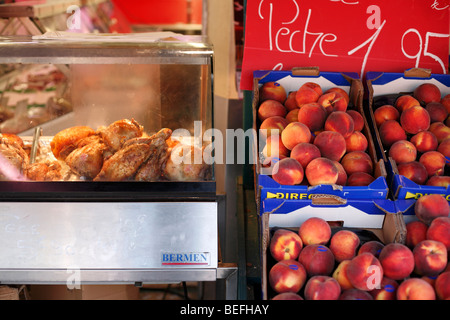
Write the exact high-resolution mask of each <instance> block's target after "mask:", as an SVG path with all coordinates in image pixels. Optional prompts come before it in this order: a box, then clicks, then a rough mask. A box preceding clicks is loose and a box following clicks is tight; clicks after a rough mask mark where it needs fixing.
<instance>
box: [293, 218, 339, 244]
mask: <svg viewBox="0 0 450 320" xmlns="http://www.w3.org/2000/svg"><path fill="white" fill-rule="evenodd" d="M298 234H299V236H300V238H301V239H302V241H303V245H305V246H306V245H311V244H321V245H325V244H327V243H328V241H330V238H331V227H330V225H329V224H328V222H327V221H325V220H324V219H322V218H318V217H311V218H308V219H306V220H305V221H304V222H303V223H302V224H301V225H300V228H299V229H298Z"/></svg>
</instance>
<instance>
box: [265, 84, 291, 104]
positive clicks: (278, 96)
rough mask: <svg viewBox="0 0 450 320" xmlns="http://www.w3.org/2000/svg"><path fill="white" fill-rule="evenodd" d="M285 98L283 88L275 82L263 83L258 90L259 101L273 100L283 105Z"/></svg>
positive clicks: (285, 94)
mask: <svg viewBox="0 0 450 320" xmlns="http://www.w3.org/2000/svg"><path fill="white" fill-rule="evenodd" d="M286 98H287V93H286V90H285V88H284V87H283V86H282V85H281V84H279V83H278V82H276V81H270V82H266V83H264V84H263V85H262V86H261V87H260V88H259V101H260V102H263V101H266V100H275V101H278V102H280V103H284V102H285V101H286Z"/></svg>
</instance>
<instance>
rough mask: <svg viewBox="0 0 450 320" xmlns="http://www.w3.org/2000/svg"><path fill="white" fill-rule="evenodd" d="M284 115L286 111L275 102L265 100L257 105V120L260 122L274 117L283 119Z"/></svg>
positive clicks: (281, 105) (279, 103)
mask: <svg viewBox="0 0 450 320" xmlns="http://www.w3.org/2000/svg"><path fill="white" fill-rule="evenodd" d="M286 114H287V110H286V108H285V106H284V105H283V104H282V103H281V102H279V101H276V100H265V101H263V102H262V103H261V104H260V105H259V108H258V119H259V120H261V121H264V120H266V119H267V118H270V117H275V116H279V117H285V116H286Z"/></svg>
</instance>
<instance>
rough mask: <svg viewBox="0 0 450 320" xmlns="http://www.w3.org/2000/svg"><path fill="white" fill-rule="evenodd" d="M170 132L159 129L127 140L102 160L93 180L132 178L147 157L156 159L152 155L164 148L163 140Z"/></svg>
mask: <svg viewBox="0 0 450 320" xmlns="http://www.w3.org/2000/svg"><path fill="white" fill-rule="evenodd" d="M170 134H171V131H170V129H161V130H160V131H159V132H157V133H156V134H154V135H152V136H150V137H147V136H144V137H137V138H132V139H129V140H127V141H126V142H124V143H123V146H122V147H121V148H120V149H119V150H118V151H117V152H116V153H114V154H113V155H112V156H111V157H110V158H108V159H107V160H105V161H104V163H103V167H102V169H101V171H100V173H99V174H98V175H97V177H95V178H94V181H124V180H129V179H131V178H134V176H135V174H136V172H137V171H138V170H139V168H140V167H141V166H142V165H143V164H144V163H146V161H147V160H149V158H152V162H153V161H154V159H157V158H156V157H152V155H153V154H154V153H156V152H157V150H158V149H159V148H164V144H165V141H166V139H167V138H168V137H169V136H170ZM157 169H159V168H157ZM156 172H157V173H156V175H159V171H158V170H157V171H156ZM152 174H154V173H152Z"/></svg>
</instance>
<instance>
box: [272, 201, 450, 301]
mask: <svg viewBox="0 0 450 320" xmlns="http://www.w3.org/2000/svg"><path fill="white" fill-rule="evenodd" d="M439 197H441V198H439ZM414 209H415V212H416V216H417V218H418V220H417V221H414V222H410V223H408V224H407V240H406V242H405V244H402V243H389V244H384V243H382V242H380V241H377V240H368V241H365V242H362V241H361V240H360V238H359V237H358V235H357V234H356V233H355V232H353V231H351V230H348V229H341V230H339V231H337V232H334V233H333V232H332V229H331V227H330V225H329V224H328V223H327V222H326V221H325V220H323V219H321V218H318V217H312V218H309V219H307V220H306V221H304V222H303V223H302V224H301V226H300V227H299V229H298V232H296V231H294V230H292V229H283V228H281V229H277V230H275V232H274V233H273V235H272V238H271V240H270V243H269V252H270V254H271V256H272V257H273V258H274V259H275V262H274V263H273V265H272V266H271V267H270V269H269V274H268V283H269V285H270V288H271V289H272V290H273V292H274V293H273V294H271V296H272V297H271V299H273V300H449V299H450V263H449V259H448V257H449V256H448V255H449V250H450V217H449V212H450V211H449V210H450V209H449V204H448V202H447V200H445V199H444V198H443V197H442V196H440V195H430V196H424V197H421V198H419V200H418V201H417V202H416V205H415V208H414Z"/></svg>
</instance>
